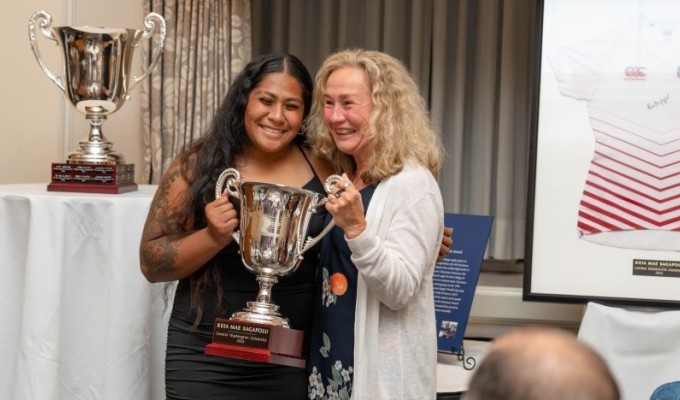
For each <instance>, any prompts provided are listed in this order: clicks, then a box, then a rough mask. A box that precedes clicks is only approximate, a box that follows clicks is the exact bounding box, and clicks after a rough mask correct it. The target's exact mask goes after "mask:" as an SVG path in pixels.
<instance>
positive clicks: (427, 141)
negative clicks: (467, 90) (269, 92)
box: [306, 49, 444, 183]
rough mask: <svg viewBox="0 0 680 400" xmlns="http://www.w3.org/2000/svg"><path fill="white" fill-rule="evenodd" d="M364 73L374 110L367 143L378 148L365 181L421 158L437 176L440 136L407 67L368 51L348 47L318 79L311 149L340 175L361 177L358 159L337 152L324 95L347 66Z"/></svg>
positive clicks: (331, 58) (309, 122) (309, 123)
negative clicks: (325, 115)
mask: <svg viewBox="0 0 680 400" xmlns="http://www.w3.org/2000/svg"><path fill="white" fill-rule="evenodd" d="M347 67H350V68H359V69H361V70H363V71H364V72H365V73H366V75H367V77H368V82H369V85H370V87H369V90H370V91H371V98H372V100H373V110H372V111H371V115H370V117H369V119H368V127H367V128H368V129H367V139H368V140H369V142H371V143H372V144H374V152H373V154H372V156H371V158H370V159H369V161H368V164H369V167H368V170H367V171H366V172H365V173H364V174H363V176H362V179H363V180H364V181H365V182H368V183H377V182H379V181H381V180H383V179H384V178H387V177H389V176H392V175H395V174H397V173H398V172H400V171H401V170H402V168H403V167H404V164H405V163H406V162H408V161H409V160H416V161H417V162H419V163H420V164H422V165H423V166H425V167H426V168H427V169H429V170H430V171H431V172H432V174H433V175H435V176H437V174H438V173H439V169H440V168H441V164H442V160H443V157H444V150H443V147H442V144H441V140H440V137H439V135H437V134H436V133H435V132H434V130H433V129H432V124H431V122H430V116H429V112H428V110H427V107H426V105H425V101H424V100H423V97H422V96H421V94H420V90H419V88H418V85H417V84H416V83H415V81H414V80H413V78H412V77H411V75H410V73H409V72H408V70H407V69H406V67H405V66H404V64H403V63H402V62H401V61H399V60H397V59H396V58H394V57H392V56H390V55H388V54H385V53H382V52H379V51H369V50H364V49H347V50H342V51H339V52H337V53H334V54H332V55H330V56H329V57H328V58H327V59H326V60H325V61H324V63H323V65H322V66H321V68H320V69H319V72H318V73H317V75H316V82H315V87H314V97H313V101H312V109H311V112H310V114H309V118H308V119H307V123H306V127H307V133H308V135H309V137H310V140H311V142H312V147H313V148H314V149H315V151H317V152H318V153H319V154H321V155H322V156H325V157H327V158H328V159H329V160H330V161H331V163H332V164H333V167H334V169H335V170H336V171H338V172H346V173H347V174H348V175H350V176H354V174H355V173H356V169H357V166H356V163H355V162H354V159H353V158H352V157H351V156H349V155H347V154H344V153H342V152H340V151H339V150H338V148H337V147H336V145H335V142H334V141H333V136H332V135H331V132H330V130H329V129H328V127H327V126H326V124H325V123H324V118H323V111H324V96H325V94H326V82H327V81H328V77H329V76H330V75H331V74H332V73H333V72H334V71H337V70H339V69H342V68H347Z"/></svg>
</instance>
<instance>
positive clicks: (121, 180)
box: [47, 163, 137, 194]
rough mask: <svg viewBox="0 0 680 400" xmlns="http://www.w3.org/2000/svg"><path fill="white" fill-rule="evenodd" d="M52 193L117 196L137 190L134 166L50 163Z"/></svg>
mask: <svg viewBox="0 0 680 400" xmlns="http://www.w3.org/2000/svg"><path fill="white" fill-rule="evenodd" d="M47 190H48V191H52V192H87V193H110V194H118V193H125V192H132V191H135V190H137V184H136V183H135V165H134V164H94V163H92V164H90V163H52V182H51V183H50V184H48V185H47Z"/></svg>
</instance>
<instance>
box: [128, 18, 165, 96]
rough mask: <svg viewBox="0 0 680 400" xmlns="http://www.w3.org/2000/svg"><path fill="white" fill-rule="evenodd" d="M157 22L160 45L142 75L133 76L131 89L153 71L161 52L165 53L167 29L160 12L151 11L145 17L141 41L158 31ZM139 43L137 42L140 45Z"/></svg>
mask: <svg viewBox="0 0 680 400" xmlns="http://www.w3.org/2000/svg"><path fill="white" fill-rule="evenodd" d="M156 24H158V46H157V47H156V51H155V52H154V53H153V56H152V57H151V62H150V63H149V65H148V66H147V67H146V69H145V70H144V71H143V72H142V74H141V75H140V76H134V75H133V76H132V83H131V84H130V89H129V90H128V91H130V90H132V88H134V87H135V86H137V84H138V83H139V82H140V81H142V80H144V78H146V77H147V76H149V74H150V73H151V71H153V69H154V67H155V66H156V64H158V61H159V60H160V57H161V53H163V49H164V48H165V36H166V30H165V19H164V18H163V17H162V16H161V15H160V14H158V13H155V12H150V13H148V14H147V15H146V17H144V27H145V29H144V32H143V33H142V36H141V37H140V39H139V40H140V41H143V40H148V39H150V38H151V37H152V36H153V33H154V31H156ZM138 45H139V43H137V44H136V46H138Z"/></svg>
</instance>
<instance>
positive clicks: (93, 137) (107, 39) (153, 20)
mask: <svg viewBox="0 0 680 400" xmlns="http://www.w3.org/2000/svg"><path fill="white" fill-rule="evenodd" d="M51 25H52V17H51V16H50V15H49V14H48V13H47V12H45V11H38V12H36V13H35V14H33V15H32V16H31V19H30V21H29V25H28V34H29V39H30V41H31V48H32V49H33V54H34V55H35V58H36V60H37V61H38V64H40V68H42V70H43V72H45V74H46V75H47V77H48V78H50V80H52V82H54V83H55V84H56V85H57V86H58V87H59V89H61V90H62V91H63V92H64V94H65V96H66V97H68V99H69V100H70V101H71V103H72V104H73V105H74V106H75V107H76V109H77V110H78V111H79V112H81V113H83V114H85V118H86V119H87V121H88V122H89V123H90V132H89V135H88V138H87V141H82V142H80V150H78V151H76V152H74V153H72V154H70V155H69V156H68V160H67V162H69V163H94V164H124V163H125V161H124V158H123V156H122V155H121V154H118V153H116V152H114V151H113V150H112V146H113V144H112V143H111V142H108V141H106V140H104V137H103V134H102V130H101V126H102V123H103V122H104V120H106V117H107V115H109V114H112V113H114V112H116V111H118V109H119V108H120V107H121V106H122V105H123V103H125V100H128V99H129V95H128V93H129V92H130V90H132V89H133V88H134V87H135V86H136V85H137V84H138V83H139V82H140V81H142V80H143V79H144V78H146V77H147V76H148V75H149V73H150V72H151V70H153V68H154V67H155V66H156V64H157V63H158V60H159V59H160V55H161V53H162V52H163V46H164V44H165V36H166V30H165V20H164V19H163V17H162V16H161V15H160V14H157V13H153V12H152V13H149V14H147V15H146V17H145V18H144V27H145V29H144V30H136V29H123V28H107V27H90V26H81V27H71V26H58V27H54V28H51ZM38 32H40V33H41V34H42V35H43V36H44V37H46V38H47V39H49V40H52V41H54V42H56V43H57V44H58V45H59V46H60V48H61V51H62V54H63V57H64V72H63V75H60V76H57V75H55V74H53V73H52V72H50V70H49V69H48V68H47V66H46V65H45V63H44V62H43V60H42V57H41V55H40V50H39V48H38V42H37V40H36V35H37V33H38ZM154 34H156V36H157V40H156V48H155V50H154V52H153V53H152V56H151V61H150V63H149V64H148V66H147V67H146V68H145V69H144V71H143V73H142V74H141V75H140V76H132V75H131V72H130V71H131V69H132V68H131V67H132V59H133V55H134V51H135V48H137V47H139V45H140V43H142V42H143V41H145V40H148V39H150V38H151V37H153V36H154Z"/></svg>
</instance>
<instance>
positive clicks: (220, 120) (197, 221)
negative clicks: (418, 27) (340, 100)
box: [181, 53, 314, 323]
mask: <svg viewBox="0 0 680 400" xmlns="http://www.w3.org/2000/svg"><path fill="white" fill-rule="evenodd" d="M278 72H285V73H287V74H288V75H290V76H292V77H294V78H295V79H297V81H298V82H299V83H300V86H301V88H302V99H303V101H304V109H303V121H304V120H305V119H306V118H307V115H308V114H309V111H310V109H311V106H312V90H313V86H314V83H313V80H312V77H311V75H310V74H309V71H308V70H307V68H306V67H305V65H304V64H303V63H302V61H300V60H299V59H298V58H297V57H295V56H293V55H291V54H287V53H270V54H265V55H262V56H259V57H257V58H254V59H253V60H252V61H250V62H249V63H248V64H247V65H246V66H245V68H244V69H243V71H241V73H240V74H239V75H238V76H237V77H236V78H235V79H234V81H233V82H232V84H231V86H230V87H229V90H228V92H227V95H226V96H225V98H224V100H223V101H222V104H221V105H220V108H219V109H218V110H217V113H216V114H215V116H214V117H213V120H212V121H211V123H210V126H209V128H208V130H207V132H206V133H205V135H203V136H202V137H201V138H200V139H198V140H196V141H195V142H193V143H192V144H191V145H190V147H189V148H188V149H187V150H186V151H184V152H183V153H182V155H181V157H182V162H183V164H184V165H185V166H186V167H187V168H186V170H185V171H184V173H185V177H186V179H187V181H188V182H191V183H190V194H189V201H190V204H191V207H192V209H193V213H192V217H193V221H194V222H193V228H194V229H200V228H203V227H205V226H206V224H207V223H206V219H205V210H204V207H205V205H206V204H207V203H209V202H211V201H213V200H214V199H215V186H216V184H217V178H218V176H219V174H220V173H221V172H222V171H223V170H224V169H225V168H229V167H234V166H235V163H236V160H237V159H238V157H239V156H242V155H243V154H244V153H245V151H246V149H247V148H248V146H249V145H250V139H249V138H248V135H247V133H246V131H245V125H244V119H245V112H246V106H247V104H248V96H249V95H250V93H251V92H252V91H253V89H255V88H256V87H257V85H258V84H259V83H260V82H261V81H262V80H263V79H264V77H265V76H267V75H268V74H272V73H278ZM301 129H302V127H301ZM303 133H304V132H303ZM305 139H306V138H305V135H296V137H295V139H294V140H295V141H297V142H298V143H300V144H302V145H306V142H305ZM215 264H216V263H215V262H214V260H213V261H211V262H210V263H209V265H207V266H206V267H204V268H201V269H199V270H198V271H196V272H195V273H194V275H192V277H191V292H192V295H191V296H192V304H193V305H194V307H195V311H196V313H197V317H196V323H198V321H200V319H201V316H202V313H203V302H202V299H201V294H202V293H204V292H205V291H206V290H214V291H215V292H216V295H217V306H218V310H217V311H219V309H221V304H222V297H223V296H222V291H221V290H220V289H219V286H220V274H219V272H218V268H219V266H217V265H215Z"/></svg>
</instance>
